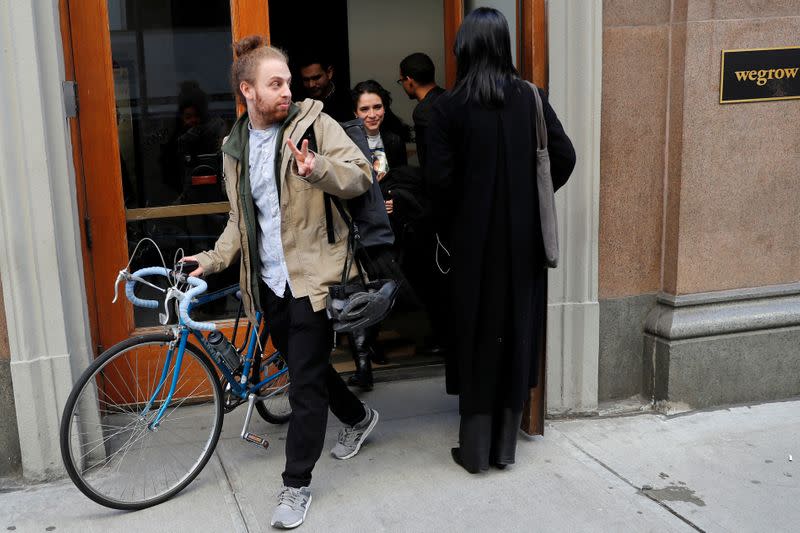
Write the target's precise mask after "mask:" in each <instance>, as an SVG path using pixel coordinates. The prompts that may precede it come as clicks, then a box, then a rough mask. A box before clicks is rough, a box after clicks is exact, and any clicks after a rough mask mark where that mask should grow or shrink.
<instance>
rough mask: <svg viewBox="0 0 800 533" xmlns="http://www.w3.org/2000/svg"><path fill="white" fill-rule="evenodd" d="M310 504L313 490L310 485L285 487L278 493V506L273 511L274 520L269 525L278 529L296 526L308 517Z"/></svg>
mask: <svg viewBox="0 0 800 533" xmlns="http://www.w3.org/2000/svg"><path fill="white" fill-rule="evenodd" d="M310 505H311V490H309V488H308V487H302V488H299V489H296V488H294V487H283V489H281V493H280V494H279V495H278V506H277V507H276V508H275V512H274V513H272V521H271V522H270V523H269V525H271V526H272V527H274V528H277V529H292V528H295V527H297V526H299V525H300V524H302V523H303V520H305V519H306V513H307V512H308V507H309V506H310Z"/></svg>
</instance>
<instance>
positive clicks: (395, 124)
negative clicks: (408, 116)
mask: <svg viewBox="0 0 800 533" xmlns="http://www.w3.org/2000/svg"><path fill="white" fill-rule="evenodd" d="M362 94H377V95H378V98H380V99H381V102H382V103H383V123H382V124H381V131H391V132H392V133H395V134H396V135H399V136H400V138H401V139H403V141H404V142H408V141H409V139H410V138H411V131H410V128H409V127H408V126H406V125H405V124H404V123H403V121H402V120H400V117H398V116H397V115H395V114H394V113H393V112H392V95H391V94H390V93H389V91H387V90H386V89H384V88H383V85H381V84H380V83H378V82H377V81H375V80H366V81H362V82H359V83H357V84H356V86H355V87H353V90H352V91H350V97H351V98H352V100H353V111H355V110H356V109H357V108H358V99H359V98H361V95H362Z"/></svg>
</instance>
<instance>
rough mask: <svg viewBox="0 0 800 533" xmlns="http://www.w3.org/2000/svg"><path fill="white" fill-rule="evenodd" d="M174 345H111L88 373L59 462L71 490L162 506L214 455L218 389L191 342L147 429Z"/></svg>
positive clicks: (126, 504)
mask: <svg viewBox="0 0 800 533" xmlns="http://www.w3.org/2000/svg"><path fill="white" fill-rule="evenodd" d="M172 340H173V338H172V336H171V335H166V334H152V335H143V336H140V337H134V338H131V339H128V340H125V341H123V342H121V343H119V344H116V345H114V346H113V347H112V348H110V349H109V350H107V351H106V352H105V353H103V354H102V355H101V356H100V357H99V358H98V359H97V360H95V361H94V362H93V363H92V364H91V365H90V366H89V368H87V369H86V371H85V372H84V373H83V374H82V375H81V377H80V378H79V379H78V382H77V383H76V384H75V386H74V387H73V389H72V392H71V393H70V395H69V398H68V399H67V404H66V406H65V407H64V415H63V417H62V419H61V430H60V441H61V457H62V459H63V460H64V466H65V467H66V469H67V473H68V474H69V477H70V478H71V479H72V481H73V482H74V483H75V485H76V486H77V487H78V488H79V489H80V490H81V492H83V493H84V494H85V495H86V496H88V497H89V498H91V499H92V500H94V501H96V502H97V503H99V504H101V505H105V506H107V507H112V508H114V509H123V510H134V509H144V508H145V507H150V506H152V505H156V504H159V503H162V502H164V501H166V500H167V499H169V498H171V497H172V496H174V495H175V494H177V493H178V492H179V491H181V490H182V489H183V488H184V487H186V485H188V484H189V483H190V482H191V481H192V480H193V479H194V478H195V476H197V474H199V473H200V471H201V470H202V469H203V467H204V466H205V465H206V463H207V462H208V459H209V458H210V457H211V454H212V453H213V451H214V447H215V446H216V444H217V440H218V439H219V434H220V431H221V430H222V389H221V388H220V384H219V380H218V379H217V374H216V372H215V370H214V368H213V367H212V365H211V363H210V362H209V360H208V358H207V357H206V356H205V355H204V354H203V353H202V352H201V351H200V349H198V348H196V347H195V346H193V345H191V344H188V343H187V345H186V350H185V351H184V354H183V361H182V363H181V369H180V374H179V375H178V381H177V384H176V387H175V393H174V395H173V397H172V400H171V401H170V403H169V405H168V406H167V408H166V410H165V411H164V416H163V418H162V419H161V423H160V424H159V426H158V427H157V428H155V429H153V428H151V427H149V424H150V423H151V422H152V421H153V419H154V418H155V417H156V416H157V413H158V411H159V409H160V407H161V406H162V405H163V403H164V401H165V399H166V397H167V394H168V392H169V389H170V384H171V382H172V377H173V370H174V368H175V358H176V355H177V353H175V352H177V344H176V348H175V349H174V350H173V354H172V356H171V357H170V358H169V362H167V359H168V358H167V354H168V349H169V344H170V342H171V341H172ZM165 365H166V366H167V367H168V368H167V374H166V381H165V382H164V383H163V385H162V386H160V387H159V381H161V376H162V374H163V372H164V368H165ZM151 399H152V400H153V401H152V403H151V402H150V400H151ZM148 403H151V408H150V409H147V408H146V406H147V404H148Z"/></svg>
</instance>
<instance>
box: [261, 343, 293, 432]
mask: <svg viewBox="0 0 800 533" xmlns="http://www.w3.org/2000/svg"><path fill="white" fill-rule="evenodd" d="M284 368H286V361H285V360H284V358H283V355H281V354H279V353H275V354H273V355H272V356H270V357H269V359H267V360H266V361H264V362H262V363H261V372H260V374H259V376H260V379H264V378H266V377H267V376H272V375H274V374H277V373H278V372H280V371H281V370H283V369H284ZM258 394H259V396H268V398H266V399H264V400H261V401H258V402H256V410H257V411H258V414H259V415H261V418H263V419H264V420H266V421H267V422H269V423H270V424H285V423H286V422H288V421H289V417H290V416H291V415H292V406H291V405H289V371H288V370H287V371H286V372H284V373H283V374H281V375H279V376H278V377H276V378H275V379H273V380H272V381H270V382H269V383H267V384H266V385H264V386H263V387H261V390H259V391H258Z"/></svg>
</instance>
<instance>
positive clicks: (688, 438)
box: [0, 378, 800, 533]
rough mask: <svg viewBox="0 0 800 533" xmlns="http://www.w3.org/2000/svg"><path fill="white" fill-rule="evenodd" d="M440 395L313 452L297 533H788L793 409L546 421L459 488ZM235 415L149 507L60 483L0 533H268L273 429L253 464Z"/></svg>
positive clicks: (275, 470)
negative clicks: (201, 459)
mask: <svg viewBox="0 0 800 533" xmlns="http://www.w3.org/2000/svg"><path fill="white" fill-rule="evenodd" d="M443 391H444V380H443V378H427V379H417V380H408V381H400V382H393V383H379V384H378V385H377V387H376V390H375V391H373V392H371V393H369V394H366V395H365V396H364V399H365V400H366V401H367V402H368V403H369V404H370V405H371V406H373V407H375V408H376V409H378V410H379V411H380V414H381V421H380V423H379V424H378V426H377V427H376V429H375V431H374V433H373V434H372V437H371V438H370V441H369V442H368V444H367V445H365V446H364V448H363V449H362V451H361V453H360V454H359V455H358V456H356V457H354V458H353V459H351V460H348V461H336V460H334V459H333V458H331V457H330V456H328V455H327V453H325V454H323V457H322V458H321V459H320V461H319V463H317V467H316V469H315V470H314V476H315V477H314V482H313V484H312V488H313V491H314V500H313V503H312V506H311V509H310V511H309V513H308V517H307V519H306V523H305V524H304V525H303V526H301V529H300V530H299V531H305V532H314V531H325V532H329V531H348V532H352V531H358V532H360V531H364V532H373V531H436V532H443V531H604V532H616V531H637V532H639V531H658V532H662V531H737V532H740V531H771V532H775V531H798V530H800V505H799V504H798V502H800V469H799V468H798V461H800V457H798V456H800V444H798V443H799V442H800V416H799V415H798V413H799V412H800V401H792V402H783V403H772V404H763V405H756V406H750V407H735V408H730V409H722V410H717V411H711V412H698V413H692V414H685V415H680V416H673V417H665V416H661V415H652V414H643V415H639V416H630V417H619V418H593V419H580V420H563V421H552V422H550V423H549V424H548V425H547V429H546V436H545V438H535V439H525V438H520V442H519V447H518V452H517V464H516V465H514V466H513V467H511V468H509V469H507V470H506V471H502V472H501V471H497V470H492V471H490V472H488V473H485V474H481V475H477V476H470V475H468V474H467V473H466V472H464V471H463V470H462V469H461V468H460V467H457V466H456V465H454V464H453V463H452V461H451V459H450V448H451V447H452V446H454V445H456V439H457V429H458V411H457V404H456V400H455V398H452V397H448V396H446V395H445V394H444V392H443ZM243 416H244V408H243V407H242V408H239V410H237V411H235V412H234V413H232V414H230V415H228V416H227V417H226V419H225V429H224V433H223V437H222V439H221V440H220V443H219V445H218V447H217V450H216V453H215V455H214V457H213V458H212V460H211V461H210V463H209V465H208V466H207V467H206V469H205V470H204V471H203V472H202V473H201V474H200V476H199V477H198V478H197V479H196V480H195V481H194V483H192V484H191V485H190V486H189V487H188V488H187V489H186V490H184V491H183V492H182V493H180V494H179V495H178V496H176V497H175V498H173V499H172V500H170V501H168V502H166V503H164V504H162V505H159V506H157V507H154V508H150V509H146V510H144V511H138V512H132V513H125V512H119V511H113V510H110V509H106V508H104V507H101V506H99V505H96V504H95V503H94V502H92V501H90V500H88V499H87V498H86V497H84V496H83V495H82V494H81V493H80V492H78V490H77V489H75V488H74V486H72V484H71V483H70V482H69V481H60V482H56V483H51V484H46V485H37V486H32V487H29V488H24V489H22V490H15V491H10V492H5V493H1V494H0V531H4V530H10V531H18V532H28V531H31V532H34V531H56V532H71V531H75V532H81V533H89V532H106V531H132V532H133V531H135V532H138V533H141V532H147V533H156V532H162V531H181V532H182V531H200V532H206V531H208V532H217V531H234V532H256V531H270V527H269V519H270V516H271V513H272V510H273V506H274V503H275V495H276V493H277V491H278V489H279V486H280V472H281V470H282V467H283V449H282V445H283V439H284V437H285V427H276V426H269V425H268V424H266V423H264V422H261V421H260V420H259V421H257V422H255V423H254V425H253V427H254V429H255V430H256V431H259V432H262V433H267V434H269V435H270V438H271V442H272V446H271V448H270V449H269V450H268V451H261V450H259V449H258V448H256V447H254V446H252V445H249V444H246V443H244V442H242V441H240V440H239V439H238V433H239V431H240V430H241V420H242V418H243ZM338 429H339V425H338V422H337V421H336V420H331V421H330V424H329V429H328V435H327V442H326V450H327V449H328V448H330V447H331V446H332V445H333V442H334V441H335V438H336V433H337V431H338ZM54 438H55V436H54ZM790 455H793V456H794V457H793V459H794V458H796V459H794V461H790V460H789V456H790Z"/></svg>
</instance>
